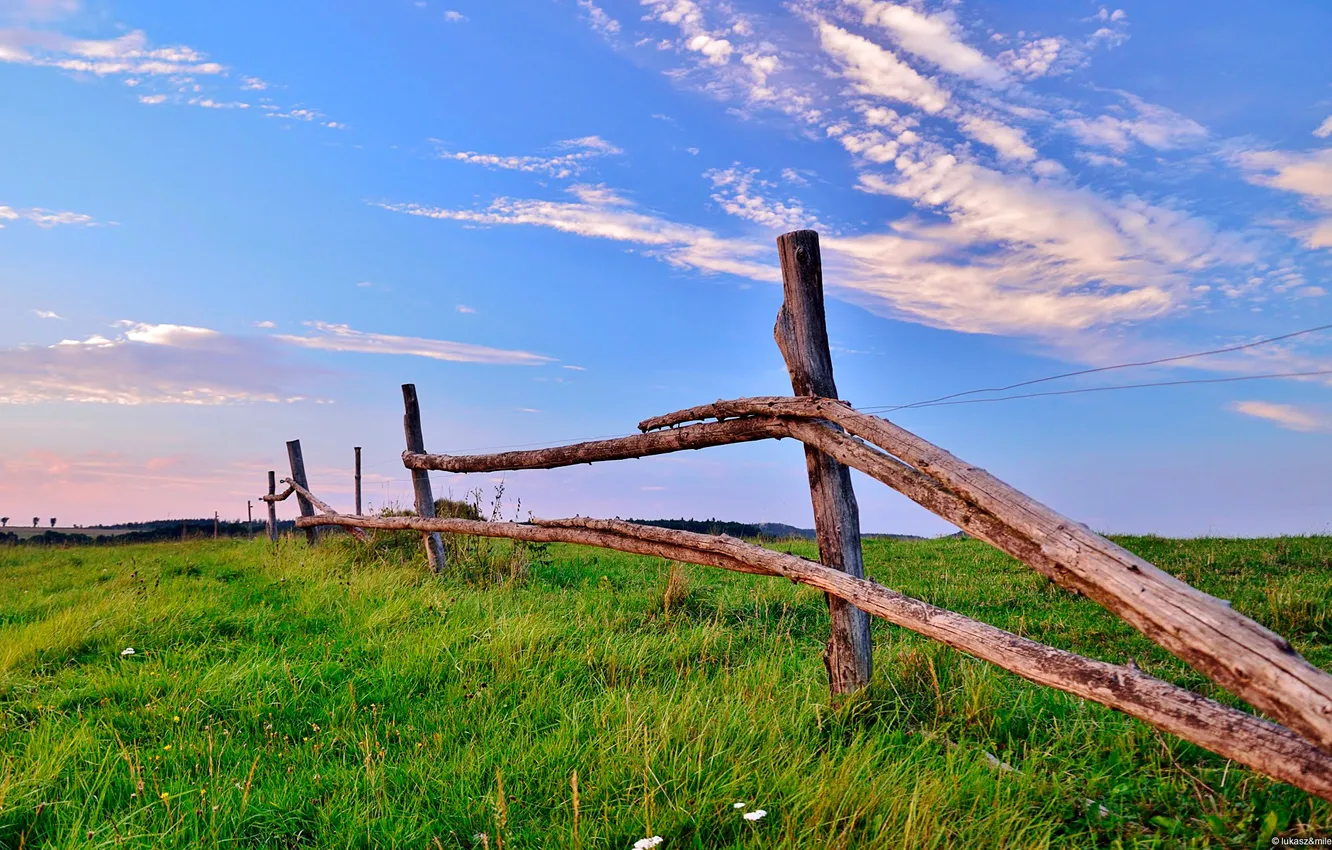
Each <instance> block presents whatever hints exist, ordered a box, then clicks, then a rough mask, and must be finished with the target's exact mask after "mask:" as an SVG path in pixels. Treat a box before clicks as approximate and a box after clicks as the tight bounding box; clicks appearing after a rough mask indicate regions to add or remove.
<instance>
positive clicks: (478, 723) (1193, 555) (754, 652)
mask: <svg viewBox="0 0 1332 850" xmlns="http://www.w3.org/2000/svg"><path fill="white" fill-rule="evenodd" d="M1121 542H1122V543H1123V544H1124V545H1126V546H1128V547H1129V548H1130V549H1133V550H1134V551H1135V552H1138V553H1139V554H1141V555H1143V556H1144V557H1146V558H1148V559H1149V560H1151V561H1153V562H1155V563H1157V564H1159V565H1161V566H1162V567H1163V568H1165V569H1167V570H1169V571H1171V572H1173V573H1174V574H1176V575H1179V576H1181V577H1182V578H1184V579H1185V580H1187V581H1189V582H1192V583H1194V584H1196V585H1197V586H1199V587H1201V588H1203V589H1204V590H1206V591H1208V592H1210V593H1213V594H1216V595H1218V596H1221V597H1223V598H1226V599H1230V600H1232V602H1233V604H1234V607H1235V608H1236V609H1238V610H1240V611H1243V612H1245V613H1246V614H1249V615H1250V616H1253V617H1255V618H1257V619H1258V620H1259V621H1261V622H1263V623H1265V624H1267V625H1269V626H1272V627H1274V628H1276V629H1277V630H1279V631H1280V632H1282V633H1283V634H1284V635H1286V636H1287V637H1288V638H1290V639H1291V641H1292V642H1293V643H1294V644H1295V646H1296V647H1297V648H1298V649H1299V650H1300V651H1301V652H1302V653H1304V655H1305V656H1306V657H1307V658H1309V659H1310V660H1311V661H1313V663H1315V664H1318V665H1320V666H1322V667H1324V668H1329V667H1332V617H1330V615H1329V612H1330V611H1332V601H1329V598H1328V596H1329V587H1332V538H1289V539H1281V540H1265V541H1237V540H1192V541H1176V540H1163V539H1155V538H1131V539H1124V540H1121ZM792 546H793V547H794V549H795V551H797V552H800V553H801V554H806V555H809V554H813V551H812V549H811V548H810V547H809V545H808V544H792ZM782 548H790V547H786V546H783V547H782ZM408 553H409V554H408ZM866 560H867V562H868V565H869V571H870V573H871V574H872V575H873V576H874V577H875V578H876V579H878V580H879V581H880V582H882V583H883V584H885V585H887V586H889V587H894V588H898V589H901V590H904V591H905V592H907V593H910V594H913V595H916V596H919V597H921V598H924V599H927V600H929V601H931V602H933V603H935V604H938V605H943V606H946V607H950V608H953V609H956V610H958V611H961V612H964V613H966V614H969V615H971V616H974V617H978V618H980V619H983V620H986V621H988V622H991V623H994V624H995V625H998V626H1001V627H1003V628H1007V629H1010V630H1012V631H1015V632H1018V633H1020V634H1023V635H1026V636H1028V637H1032V638H1035V639H1037V640H1041V641H1046V642H1049V643H1052V644H1054V645H1055V646H1059V647H1063V648H1067V649H1072V650H1075V651H1078V652H1082V653H1085V654H1088V655H1092V656H1094V657H1098V658H1104V659H1108V660H1113V661H1123V660H1125V659H1126V658H1129V657H1132V658H1134V659H1135V660H1136V661H1137V663H1138V664H1139V666H1141V667H1143V668H1144V669H1146V670H1148V671H1150V672H1152V673H1154V674H1156V675H1160V676H1163V677H1165V678H1168V679H1171V680H1173V681H1176V682H1178V683H1181V684H1185V685H1187V686H1189V687H1194V688H1197V689H1199V690H1201V691H1203V692H1205V693H1208V694H1209V695H1213V696H1216V697H1218V698H1222V699H1227V697H1226V696H1225V695H1224V694H1220V693H1217V692H1216V690H1215V689H1214V688H1212V687H1210V686H1208V685H1207V683H1206V682H1205V681H1204V680H1203V679H1202V678H1201V677H1200V676H1198V675H1197V674H1194V673H1192V672H1191V671H1189V670H1188V669H1187V668H1185V667H1184V666H1183V665H1182V664H1180V663H1179V662H1177V661H1175V660H1173V659H1172V658H1171V657H1170V656H1168V655H1166V654H1165V653H1164V652H1162V651H1160V650H1158V649H1156V648H1155V647H1154V646H1153V645H1151V644H1150V643H1148V642H1147V641H1146V640H1145V639H1143V638H1141V637H1140V636H1138V635H1137V634H1136V633H1135V632H1133V631H1132V630H1131V629H1130V628H1128V627H1127V626H1125V625H1123V624H1122V623H1120V622H1119V621H1118V620H1116V619H1115V618H1114V617H1112V616H1110V615H1109V614H1107V613H1106V612H1104V611H1102V610H1101V609H1100V608H1098V607H1097V606H1095V605H1094V604H1092V603H1090V602H1088V601H1087V600H1085V599H1081V598H1078V597H1076V596H1074V595H1072V594H1070V593H1068V592H1066V591H1063V590H1060V589H1058V588H1057V587H1054V586H1053V585H1051V584H1050V583H1048V582H1046V581H1045V580H1044V579H1042V578H1040V577H1039V576H1037V575H1035V574H1034V573H1033V572H1031V571H1030V570H1028V569H1026V568H1024V567H1022V566H1021V565H1019V564H1017V563H1016V562H1014V561H1012V560H1011V559H1009V558H1007V557H1006V556H1003V555H1000V554H998V553H996V552H994V551H993V550H991V549H989V548H988V547H986V546H984V545H983V544H981V543H978V542H974V541H967V540H936V541H924V542H892V541H880V540H875V541H869V542H868V543H867V544H866ZM671 570H672V568H671V566H670V565H669V564H667V563H666V562H664V561H661V560H659V559H651V558H639V557H632V556H627V555H619V554H615V553H609V552H605V551H600V550H591V549H581V548H576V547H561V546H555V547H551V548H550V550H549V551H548V552H547V553H545V555H544V556H543V557H541V558H540V560H539V562H537V563H534V564H533V565H532V566H531V568H530V570H529V572H528V574H527V576H526V578H525V579H524V580H520V581H509V582H504V583H495V582H494V581H490V582H488V583H487V582H482V581H480V580H477V579H473V580H470V581H469V580H464V579H462V578H457V577H455V578H439V579H437V578H434V577H431V576H429V575H427V574H426V572H425V570H424V567H423V564H422V562H421V560H420V558H419V556H418V555H416V554H415V545H414V544H412V545H409V546H407V547H405V548H404V547H401V546H395V545H393V543H392V542H391V541H390V542H388V543H382V544H380V545H377V546H376V547H375V548H374V549H373V550H365V549H358V548H357V547H355V546H354V545H352V544H351V543H349V542H344V541H341V540H332V541H328V542H327V543H325V544H324V545H322V546H321V547H319V548H317V549H313V550H312V549H308V548H307V547H306V546H305V545H304V544H303V543H302V542H284V543H283V544H282V545H281V547H280V548H279V549H278V550H277V551H271V550H270V549H269V548H268V546H267V545H266V544H265V543H263V542H244V541H223V542H211V541H209V542H191V543H181V544H157V545H152V546H123V547H107V548H69V549H41V548H26V547H8V548H3V549H0V847H5V848H18V847H39V846H40V847H67V848H74V847H100V846H117V847H119V846H125V847H215V846H244V847H298V846H311V847H404V848H407V847H411V848H434V847H442V848H455V847H480V846H487V847H490V848H498V847H499V846H500V842H501V840H502V843H503V846H504V847H510V848H515V850H516V849H517V848H535V847H561V848H564V847H574V848H588V850H591V848H628V847H629V846H630V845H631V844H632V843H633V842H634V841H635V840H636V839H639V838H642V837H644V836H649V835H661V836H663V837H664V838H665V842H664V843H663V844H662V847H663V850H669V848H740V847H756V848H757V847H764V848H770V847H820V848H822V847H834V848H836V847H893V848H896V847H951V846H957V847H1022V848H1028V847H1046V846H1050V847H1116V846H1125V847H1131V846H1161V847H1175V846H1199V847H1255V846H1268V845H1267V842H1268V841H1269V840H1270V837H1271V835H1272V834H1274V833H1275V834H1280V835H1287V836H1305V835H1320V834H1321V835H1328V834H1329V831H1332V806H1330V805H1329V804H1327V803H1324V802H1320V801H1317V800H1314V799H1313V798H1311V797H1309V796H1308V795H1307V794H1304V793H1302V792H1298V791H1296V790H1294V789H1292V788H1290V787H1288V786H1285V785H1282V784H1279V783H1276V782H1273V781H1270V780H1268V779H1266V778H1264V777H1262V776H1258V775H1256V774H1253V773H1252V772H1250V771H1248V770H1245V769H1242V768H1239V767H1236V766H1234V765H1228V764H1227V763H1226V762H1225V760H1223V759H1220V758H1217V757H1215V756H1212V755H1211V754H1209V753H1207V752H1205V751H1202V750H1200V749H1198V748H1196V747H1193V746H1191V745H1188V744H1185V743H1182V742H1180V741H1178V740H1176V739H1173V738H1171V737H1169V736H1166V735H1163V734H1160V733H1157V732H1155V731H1154V730H1152V729H1151V728H1149V727H1147V726H1146V725H1144V724H1141V723H1138V722H1136V721H1133V720H1130V719H1128V718H1126V717H1124V716H1122V715H1118V714H1115V713H1113V712H1110V711H1108V710H1104V709H1102V708H1100V707H1098V706H1095V705H1091V704H1087V703H1084V702H1082V701H1080V700H1078V699H1075V698H1073V697H1069V696H1066V695H1063V694H1060V693H1058V692H1055V691H1050V690H1047V689H1043V688H1039V687H1037V686H1034V685H1031V684H1028V683H1026V682H1024V681H1022V680H1020V679H1018V678H1017V677H1015V676H1012V675H1010V674H1008V673H1005V672H1003V671H1001V670H998V669H996V668H993V667H990V666H989V665H986V664H984V663H981V662H978V661H975V660H973V659H970V658H968V657H966V656H963V655H960V654H958V653H956V652H953V651H951V650H948V649H946V648H943V647H940V646H938V645H936V644H933V643H932V642H930V641H927V640H925V639H922V638H918V637H916V636H914V635H912V634H911V633H909V632H906V631H903V630H901V629H898V628H895V627H892V626H889V625H887V624H884V623H882V622H876V623H875V627H874V628H875V633H874V641H875V679H874V683H873V685H872V686H871V688H869V689H868V691H867V692H866V693H864V694H862V695H860V696H858V697H856V698H853V699H851V700H849V701H847V702H846V703H845V704H843V705H841V706H837V707H831V706H830V705H829V701H828V696H827V691H826V686H825V675H824V671H823V665H822V662H821V659H820V653H821V650H822V641H823V639H824V636H825V632H826V628H827V623H826V620H827V614H826V608H825V605H824V602H823V599H822V597H821V595H820V594H818V593H816V592H813V591H811V590H809V589H808V588H803V587H798V586H795V585H792V584H791V583H789V582H782V581H779V580H775V579H763V578H757V577H752V576H742V575H732V574H727V573H722V572H720V571H716V570H709V569H707V568H703V567H685V568H683V569H682V570H681V569H679V568H677V569H676V571H675V576H674V578H671V575H670V574H671ZM480 574H482V575H493V574H497V573H493V572H492V571H484V570H483V571H482V572H481V573H480ZM668 588H669V592H668ZM667 598H669V600H670V604H669V605H666V604H664V603H665V600H666V599H667ZM130 646H132V647H134V649H135V654H134V655H133V656H128V657H122V656H121V650H123V649H125V648H126V647H130ZM987 753H989V754H992V755H993V756H994V757H997V758H998V759H1000V760H1002V761H1004V762H1006V763H1007V764H1009V765H1012V766H1013V767H1014V768H1016V770H1014V771H1008V770H998V769H996V768H995V767H993V766H992V764H991V762H990V760H989V758H988V757H987ZM575 771H577V775H578V784H579V798H580V803H579V809H578V820H577V831H575V820H574V808H573V804H572V793H571V785H570V781H571V776H572V774H573V773H574V772H575ZM501 783H502V787H503V795H502V796H501V795H500V794H499V791H498V789H499V787H500V785H501ZM1088 801H1094V802H1092V803H1089V802H1088ZM735 802H744V803H746V804H747V805H748V806H749V807H750V808H751V809H753V808H762V809H765V810H766V811H767V812H768V815H767V817H766V818H764V819H762V820H760V821H757V822H749V821H745V820H744V819H742V818H741V815H740V812H739V811H737V810H735V809H734V808H733V807H732V804H733V803H735ZM1099 806H1104V807H1105V809H1106V810H1108V812H1109V814H1108V816H1107V815H1101V814H1100V813H1099V808H1098V807H1099ZM480 834H484V835H485V836H486V838H485V839H484V842H483V841H482V840H481V839H479V838H478V839H474V838H473V836H476V835H480Z"/></svg>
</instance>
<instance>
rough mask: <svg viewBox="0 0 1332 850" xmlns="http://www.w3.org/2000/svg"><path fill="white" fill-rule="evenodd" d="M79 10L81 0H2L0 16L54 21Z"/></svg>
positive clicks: (0, 1) (20, 19) (21, 19)
mask: <svg viewBox="0 0 1332 850" xmlns="http://www.w3.org/2000/svg"><path fill="white" fill-rule="evenodd" d="M77 11H79V0H0V18H9V19H10V20H16V21H53V20H57V19H59V18H63V17H67V16H69V15H72V14H74V13H75V12H77Z"/></svg>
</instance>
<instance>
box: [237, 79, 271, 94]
mask: <svg viewBox="0 0 1332 850" xmlns="http://www.w3.org/2000/svg"><path fill="white" fill-rule="evenodd" d="M241 88H242V89H244V90H245V91H264V90H265V89H267V88H268V83H266V82H264V81H263V80H261V79H259V78H258V77H241Z"/></svg>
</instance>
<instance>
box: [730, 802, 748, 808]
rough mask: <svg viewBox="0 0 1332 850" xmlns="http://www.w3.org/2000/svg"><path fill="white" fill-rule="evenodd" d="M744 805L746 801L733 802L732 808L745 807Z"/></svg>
mask: <svg viewBox="0 0 1332 850" xmlns="http://www.w3.org/2000/svg"><path fill="white" fill-rule="evenodd" d="M744 807H745V804H744V803H732V804H731V808H733V809H743V808H744Z"/></svg>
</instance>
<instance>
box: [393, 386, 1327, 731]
mask: <svg viewBox="0 0 1332 850" xmlns="http://www.w3.org/2000/svg"><path fill="white" fill-rule="evenodd" d="M724 417H731V418H724ZM708 418H711V419H719V420H721V421H716V422H704V423H701V424H696V425H683V426H682V427H669V426H675V425H679V424H681V423H685V422H691V421H695V420H699V419H708ZM825 422H831V423H835V424H836V425H838V426H841V428H842V429H844V430H845V431H846V432H847V433H839V432H838V431H836V430H835V429H832V428H829V427H826V426H825V425H823V424H821V423H825ZM639 427H640V428H641V429H643V430H645V431H646V432H647V433H643V434H638V435H634V436H631V437H623V438H620V439H615V440H598V441H595V442H587V443H578V444H574V445H570V446H559V447H555V448H548V449H536V450H531V451H521V452H506V453H503V454H494V455H471V456H456V457H455V456H450V455H427V454H408V453H404V455H403V462H404V463H405V464H406V465H408V466H409V467H412V468H416V469H443V470H449V471H453V472H489V471H499V470H511V469H550V468H554V467H559V466H570V465H574V464H579V463H592V462H595V461H603V460H620V459H625V458H631V457H642V456H647V455H650V454H661V453H665V452H671V451H679V450H681V449H693V448H702V447H706V446H713V445H723V444H726V443H731V442H746V441H750V440H756V439H764V438H781V437H792V438H795V439H798V440H800V441H802V442H804V443H805V444H806V445H810V446H814V447H816V448H818V449H819V450H820V451H822V452H824V453H825V454H828V455H830V456H831V457H833V458H835V459H836V460H837V461H839V462H840V463H843V464H845V465H847V466H850V467H853V468H856V469H859V470H860V471H861V472H864V473H866V474H867V475H870V476H871V477H873V478H875V479H877V480H879V481H881V482H883V483H884V484H887V485H888V486H890V487H892V488H893V489H895V490H897V491H898V492H901V493H902V494H903V495H905V496H907V497H908V498H910V499H912V500H913V501H915V502H916V503H918V504H920V505H922V506H923V507H925V508H926V509H928V510H930V511H932V512H933V513H935V514H937V515H938V516H940V517H942V518H943V519H946V520H948V521H949V522H951V523H953V524H954V525H956V526H958V527H959V528H961V529H963V530H964V531H966V532H968V533H969V534H972V535H973V536H975V537H978V538H980V539H981V540H984V541H986V542H987V543H990V544H991V545H993V546H995V547H996V548H998V549H1001V550H1002V551H1004V552H1007V553H1008V554H1010V555H1012V556H1014V557H1016V558H1018V559H1019V560H1021V561H1023V562H1025V563H1027V564H1028V565H1030V566H1031V567H1033V568H1034V569H1036V570H1037V571H1039V572H1040V573H1042V574H1043V575H1045V576H1046V577H1048V578H1050V579H1051V580H1053V581H1055V582H1057V583H1058V584H1060V585H1061V586H1064V587H1067V588H1070V589H1073V590H1077V591H1078V592H1080V593H1083V594H1085V595H1086V596H1087V597H1088V598H1090V599H1092V600H1094V601H1095V602H1097V603H1099V604H1100V605H1102V606H1104V607H1105V608H1107V609H1108V610H1110V611H1112V612H1113V613H1115V614H1116V615H1117V616H1119V617H1121V618H1123V619H1124V620H1125V621H1126V622H1128V623H1129V624H1130V625H1132V626H1133V627H1134V628H1136V629H1138V630H1139V631H1140V632H1142V633H1143V634H1144V635H1146V636H1147V637H1148V638H1150V639H1151V640H1153V641H1154V642H1156V643H1157V644H1159V645H1160V646H1162V647H1164V648H1165V649H1167V650H1168V651H1170V652H1171V653H1173V654H1175V655H1177V656H1178V657H1180V658H1182V659H1183V660H1184V661H1185V662H1187V663H1188V664H1189V665H1191V666H1192V667H1194V668H1195V669H1197V670H1198V671H1200V672H1202V673H1203V674H1204V675H1206V676H1208V677H1209V678H1211V679H1212V680H1213V681H1215V682H1217V683H1218V684H1220V685H1221V686H1222V687H1225V688H1226V689H1228V690H1230V691H1231V692H1232V693H1234V694H1236V695H1238V696H1240V697H1241V698H1243V699H1245V700H1246V701H1248V702H1249V703H1250V704H1251V705H1253V706H1254V707H1255V708H1257V709H1259V710H1261V711H1263V712H1265V713H1267V714H1268V715H1270V716H1271V717H1273V718H1274V719H1276V720H1278V721H1279V722H1281V723H1283V724H1285V725H1287V726H1289V727H1291V728H1292V729H1294V730H1296V731H1298V732H1300V733H1301V734H1303V735H1306V736H1307V737H1309V739H1310V740H1312V741H1314V742H1315V743H1317V744H1318V745H1319V746H1321V747H1323V748H1324V749H1325V750H1327V751H1328V752H1332V675H1329V674H1328V673H1327V672H1325V671H1323V670H1320V669H1318V668H1317V667H1314V666H1313V665H1312V664H1310V663H1308V662H1307V661H1306V660H1305V659H1304V658H1303V657H1301V656H1300V655H1299V653H1297V652H1296V651H1295V649H1294V648H1293V647H1292V646H1291V645H1290V643H1289V642H1288V641H1287V640H1285V639H1284V638H1282V637H1281V636H1280V635H1277V634H1275V633H1274V632H1272V631H1270V630H1268V629H1266V628H1264V627H1263V626H1261V625H1260V624H1258V623H1256V622H1254V621H1253V620H1251V619H1249V618H1248V617H1245V616H1244V615H1242V614H1240V613H1238V612H1236V611H1234V610H1232V609H1231V608H1230V607H1229V605H1228V604H1227V603H1225V602H1223V601H1221V600H1220V599H1217V598H1215V597H1213V596H1210V595H1208V594H1206V593H1203V592H1202V591H1200V590H1198V589H1196V588H1194V587H1192V586H1190V585H1189V584H1187V583H1185V582H1182V581H1180V580H1179V579H1177V578H1175V577H1174V576H1171V575H1169V574H1168V573H1166V572H1164V571H1162V570H1160V569H1159V568H1157V567H1156V566H1155V565H1153V564H1151V563H1149V562H1147V561H1145V560H1143V559H1142V558H1139V557H1138V556H1136V555H1134V554H1133V553H1131V552H1129V551H1128V550H1126V549H1124V548H1123V547H1121V546H1118V545H1116V544H1115V543H1112V542H1111V541H1109V540H1107V539H1106V538H1104V537H1102V536H1100V535H1098V534H1095V533H1094V532H1092V531H1091V530H1090V529H1088V528H1087V527H1086V526H1084V525H1082V524H1081V523H1078V522H1076V521H1074V520H1072V519H1069V518H1067V517H1065V516H1062V515H1061V514H1059V513H1057V512H1055V511H1054V510H1052V509H1050V508H1048V507H1046V506H1045V505H1042V504H1041V503H1039V502H1037V501H1036V500H1034V499H1031V498H1030V497H1028V496H1026V495H1025V494H1023V493H1020V492H1018V491H1017V490H1015V489H1013V488H1012V487H1010V486H1008V485H1007V484H1004V483H1003V482H1002V481H999V480H998V479H997V478H995V477H994V476H992V475H990V474H989V473H988V472H986V471H985V470H983V469H980V468H978V467H974V466H970V465H968V464H966V463H964V462H963V461H961V460H959V459H957V458H956V457H954V456H953V455H951V454H949V453H948V452H947V451H945V450H943V449H941V448H939V447H938V446H935V445H933V444H932V443H930V442H928V441H926V440H923V439H921V438H920V437H917V436H916V435H914V434H912V433H910V432H909V431H906V430H905V429H902V428H900V427H898V426H896V425H894V424H892V423H891V422H888V421H887V420H884V419H880V418H878V417H874V416H869V415H867V414H863V413H859V412H857V411H855V410H854V409H853V408H851V407H850V406H849V405H848V404H846V403H845V402H841V401H837V400H832V399H820V398H792V397H772V398H750V399H736V400H733V401H719V402H715V403H713V404H708V405H702V406H699V407H694V408H690V409H688V410H683V411H679V412H677V413H672V414H667V415H665V416H659V417H654V418H652V419H647V420H644V421H643V422H642V423H641V424H640V425H639ZM661 428H669V430H654V429H661ZM866 442H868V443H872V444H873V445H874V446H876V447H878V448H877V449H876V448H873V447H871V446H868V445H866V444H865V443H866Z"/></svg>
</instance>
